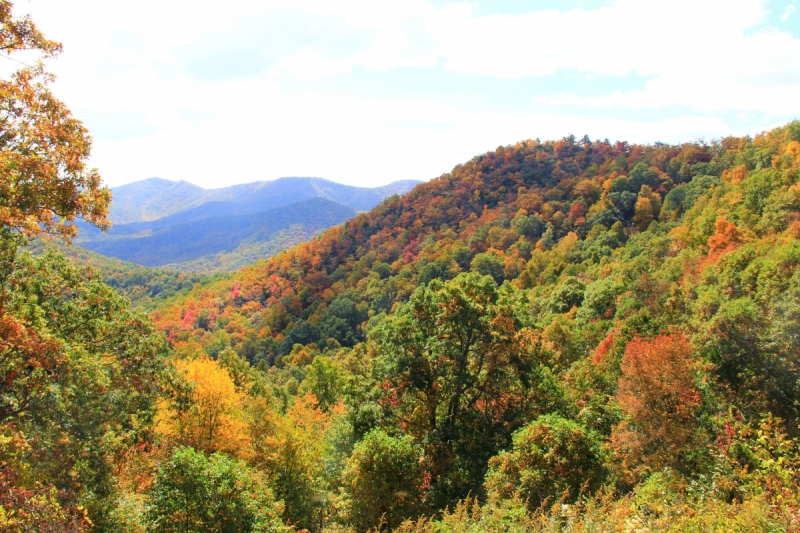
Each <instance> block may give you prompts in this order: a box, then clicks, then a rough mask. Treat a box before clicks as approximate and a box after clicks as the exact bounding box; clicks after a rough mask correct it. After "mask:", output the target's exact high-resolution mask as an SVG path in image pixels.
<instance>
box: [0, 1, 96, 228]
mask: <svg viewBox="0 0 800 533" xmlns="http://www.w3.org/2000/svg"><path fill="white" fill-rule="evenodd" d="M11 10H12V3H11V2H10V1H9V0H2V1H0V49H3V51H4V52H5V53H13V52H18V51H23V50H33V51H39V52H41V53H43V54H44V55H46V56H54V55H56V54H57V53H58V52H59V51H60V50H61V45H60V44H58V43H56V42H54V41H49V40H47V39H45V38H44V36H43V35H42V34H41V33H40V32H39V30H38V29H37V28H36V26H35V25H34V24H33V23H32V22H31V21H30V19H29V18H27V17H26V18H22V19H14V18H13V17H12V14H11ZM50 81H52V76H49V75H47V74H46V73H45V72H44V70H43V68H42V66H41V65H38V66H35V67H27V68H23V69H21V70H19V71H17V72H16V73H14V75H13V76H12V77H11V79H9V80H0V131H2V135H0V224H2V225H4V226H7V227H10V228H14V229H16V230H18V231H21V232H22V233H24V234H26V235H37V234H41V233H43V232H48V233H53V234H56V235H59V236H61V237H63V238H66V239H69V238H72V237H74V236H75V234H76V232H77V228H76V226H75V225H74V224H72V223H71V222H72V221H73V220H74V219H75V217H81V218H83V219H84V220H86V221H87V222H90V223H93V224H95V225H97V226H99V227H101V228H105V227H107V225H108V222H107V221H106V215H107V213H108V204H109V201H110V199H111V194H110V192H109V191H108V189H107V188H105V187H102V186H101V180H100V176H99V174H98V173H97V171H96V170H94V169H91V170H90V169H87V167H86V163H87V161H88V158H89V153H90V149H91V139H90V138H89V136H88V134H87V131H86V129H85V128H84V127H83V125H82V124H81V122H80V121H78V120H77V119H75V118H73V117H72V114H71V113H70V111H69V110H68V109H67V108H66V106H65V105H64V104H63V103H62V102H60V101H58V100H57V99H56V98H55V96H53V94H52V93H51V92H50V91H49V89H48V88H47V84H48V83H49V82H50Z"/></svg>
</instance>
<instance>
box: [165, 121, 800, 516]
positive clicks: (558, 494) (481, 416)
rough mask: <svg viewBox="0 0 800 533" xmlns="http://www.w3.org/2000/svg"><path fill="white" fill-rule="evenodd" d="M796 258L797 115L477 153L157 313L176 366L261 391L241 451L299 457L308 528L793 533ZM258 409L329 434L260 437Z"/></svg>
mask: <svg viewBox="0 0 800 533" xmlns="http://www.w3.org/2000/svg"><path fill="white" fill-rule="evenodd" d="M798 266H800V123H797V122H795V123H791V124H789V125H787V126H785V127H782V128H778V129H775V130H773V131H771V132H768V133H764V134H762V135H759V136H757V137H755V138H726V139H722V140H720V141H718V142H713V143H687V144H683V145H680V146H670V145H662V144H657V145H653V146H639V145H629V144H626V143H615V144H612V143H609V142H593V141H589V139H588V138H584V139H580V140H578V139H575V138H572V137H569V138H566V139H562V140H561V141H556V142H539V141H527V142H522V143H518V144H516V145H514V146H506V147H500V148H498V149H497V150H495V151H494V152H489V153H487V154H484V155H482V156H479V157H476V158H475V159H473V160H471V161H469V162H468V163H466V164H464V165H459V166H457V167H456V168H455V169H454V170H453V171H452V172H451V173H449V174H446V175H444V176H442V177H440V178H438V179H435V180H433V181H431V182H428V183H425V184H422V185H419V186H418V187H416V188H415V189H414V190H413V191H411V192H410V193H408V194H406V195H404V196H403V197H396V198H391V199H388V200H387V201H385V202H384V203H382V204H381V205H379V206H378V207H376V208H375V209H373V210H372V211H370V212H369V213H366V214H362V215H360V216H358V217H356V218H354V219H353V220H351V221H349V222H347V223H346V224H344V225H342V226H339V227H336V228H333V229H331V230H329V231H327V232H325V233H324V234H322V235H321V236H320V237H318V238H316V239H314V240H312V241H310V242H307V243H304V244H302V245H300V246H297V247H295V248H293V249H291V250H288V251H286V252H284V253H282V254H280V255H278V256H276V257H275V258H272V259H270V260H267V261H263V262H260V263H256V264H255V265H253V266H252V267H249V268H245V269H243V270H242V271H240V272H238V273H236V274H235V275H232V276H230V277H228V278H225V279H222V280H217V281H214V282H211V283H206V284H200V285H198V286H196V287H195V288H194V289H193V290H192V291H191V292H190V293H189V294H188V295H185V296H181V297H179V298H177V299H176V300H174V301H173V302H171V303H169V304H166V305H163V306H161V307H160V308H159V309H158V310H156V311H155V312H154V313H153V314H152V318H153V320H154V321H155V323H156V324H157V326H158V327H159V328H160V329H161V330H163V331H164V332H165V333H166V335H167V338H168V341H169V343H170V345H171V346H172V348H173V350H174V353H175V357H177V358H178V359H179V360H182V359H189V360H193V359H195V358H198V357H199V358H200V360H205V361H208V363H207V364H214V363H216V364H220V365H222V366H224V367H226V368H228V369H229V372H230V374H231V376H232V379H233V380H234V381H235V382H240V383H244V385H242V387H241V389H240V390H241V393H242V394H243V396H242V399H241V402H242V403H241V405H242V407H241V409H242V413H245V414H242V415H241V416H242V418H241V420H243V421H244V422H242V423H243V424H244V425H243V426H242V427H243V428H246V427H249V428H250V429H242V432H243V433H242V434H243V435H244V434H247V435H249V436H248V437H247V439H249V441H248V442H249V443H250V446H251V447H252V448H248V447H247V446H243V445H241V442H240V443H239V444H237V445H236V446H234V448H236V449H238V450H240V452H239V453H240V456H242V455H241V454H244V456H247V455H248V454H252V455H250V461H251V462H252V463H253V464H258V465H261V468H263V469H265V471H267V472H273V473H274V472H285V469H286V468H289V466H290V465H291V469H290V470H292V472H293V474H292V475H293V476H299V477H296V478H294V481H293V482H288V481H287V479H290V478H288V477H278V478H273V479H274V484H273V485H272V486H273V490H274V491H275V494H276V497H277V498H279V499H281V500H282V501H283V502H284V503H285V505H286V507H285V511H284V512H285V515H284V516H285V518H286V519H287V520H288V521H289V522H290V523H292V524H295V525H299V526H301V527H304V528H307V529H310V530H313V531H322V530H332V531H338V530H339V529H336V528H338V527H345V528H346V527H353V528H355V529H356V530H358V531H366V530H367V529H369V528H371V527H380V528H395V527H400V528H401V529H402V528H406V530H412V529H414V528H417V529H420V530H425V528H429V529H431V530H432V531H433V530H435V531H450V530H453V531H472V530H475V531H485V530H497V531H506V530H508V529H504V528H507V527H512V530H526V531H527V530H536V529H537V528H538V529H539V530H542V531H572V530H583V529H581V528H582V527H589V525H590V524H595V525H596V527H600V528H601V529H602V528H613V527H616V526H615V525H614V524H616V525H619V524H622V523H629V524H640V525H641V527H648V528H650V530H651V531H678V530H680V531H690V530H696V531H706V530H708V527H712V526H711V525H710V524H714V527H733V525H734V524H739V526H737V527H739V530H742V531H764V530H768V531H772V530H774V531H790V530H796V528H797V527H799V526H798V501H799V500H798V491H797V486H798V484H797V483H798V481H799V480H800V478H798V475H800V455H799V454H798V448H797V442H796V440H795V439H796V438H797V437H798V435H800V427H798V423H800V388H798V383H800V362H799V361H798V356H797V354H798V353H800V289H799V287H800V269H798ZM237 376H239V377H237ZM243 376H249V377H243ZM237 380H238V381H237ZM242 380H243V381H242ZM256 399H258V400H256ZM249 402H250V403H249ZM252 402H255V403H252ZM263 402H266V405H272V406H273V407H272V409H277V412H278V413H283V414H276V415H270V416H277V417H278V419H281V417H288V418H289V419H290V420H289V421H286V420H285V419H283V420H284V421H283V422H280V423H279V422H278V421H277V420H276V421H275V422H272V423H271V424H272V425H271V427H272V428H277V427H279V424H289V426H281V427H289V428H294V429H286V430H285V432H286V434H287V435H291V434H293V432H298V431H300V432H301V433H302V431H310V433H306V434H305V435H306V437H304V438H305V439H311V440H312V441H313V440H314V439H315V438H317V439H319V442H316V443H313V442H309V441H305V442H306V444H305V445H300V444H299V442H302V441H303V439H302V438H301V437H297V438H298V439H300V440H298V441H295V442H294V444H292V443H291V442H289V441H291V440H292V439H293V437H285V436H282V437H277V435H278V433H269V434H270V435H274V436H273V437H270V438H271V439H277V441H275V442H273V441H265V440H264V435H263V433H258V432H255V433H254V431H256V430H254V429H253V428H254V427H262V426H260V425H259V423H254V422H249V424H255V425H254V426H253V425H250V426H248V422H246V420H247V419H248V417H251V420H252V417H255V418H258V416H260V415H258V414H257V413H260V412H261V411H259V409H265V407H264V405H265V404H264V403H263ZM247 405H250V407H249V408H248V407H247ZM254 405H260V406H261V407H258V408H255V409H256V410H255V411H252V409H254V407H253V406H254ZM275 406H277V407H275ZM298 409H300V411H298ZM309 409H311V411H309ZM248 412H249V413H250V414H249V415H248V414H246V413H248ZM300 412H303V413H305V414H303V415H300V414H298V413H300ZM309 412H318V413H319V415H318V416H320V417H322V418H321V419H320V422H318V424H319V425H316V426H314V427H315V428H316V429H311V430H309V429H305V430H301V429H300V428H299V427H298V425H300V426H302V425H303V424H305V423H306V422H303V421H302V420H303V419H304V418H305V417H308V416H310V415H309ZM292 413H294V414H292ZM311 418H313V417H311ZM325 420H327V422H325ZM258 431H263V429H262V430H258ZM271 431H277V429H272V430H271ZM172 434H173V435H174V434H175V433H174V431H173V433H172ZM314 435H316V437H315V436H314ZM237 438H239V437H237ZM241 438H244V437H241ZM287 438H288V439H289V441H286V439H287ZM265 442H273V444H274V446H275V447H274V448H271V446H273V444H270V445H269V446H267V448H264V446H265ZM281 442H282V443H281ZM285 446H290V448H292V449H293V450H294V451H293V452H289V451H285V452H282V451H279V450H285V448H283V447H285ZM298 446H299V447H300V448H297V447H298ZM303 446H304V447H303ZM245 449H250V450H252V451H247V452H241V450H245ZM300 449H303V450H306V451H304V452H303V453H307V454H308V455H306V457H308V459H304V460H298V459H297V456H296V455H293V454H296V453H300V452H299V451H298V450H300ZM256 450H261V451H256ZM313 450H316V451H313ZM265 453H266V454H267V455H268V456H269V457H270V458H269V459H267V458H266V457H265V458H256V457H261V456H263V454H265ZM283 453H286V454H288V455H282V454H283ZM317 456H322V457H323V458H324V459H323V461H322V463H321V464H317V463H316V462H315V460H314V459H311V458H312V457H317ZM292 457H293V458H294V459H291V458H292ZM287 461H288V463H287ZM467 498H476V500H467ZM556 502H560V503H561V504H562V505H561V506H560V507H559V506H553V504H554V503H556ZM445 508H449V509H451V510H453V511H452V512H449V513H445V514H437V513H440V512H441V511H442V510H444V509H445ZM560 513H561V514H560ZM421 516H433V517H434V518H433V520H434V521H433V522H430V521H428V520H430V519H425V518H422V519H421V520H422V521H420V522H407V523H405V524H404V525H402V526H401V523H402V522H403V520H404V519H416V518H417V517H421ZM437 520H438V521H437ZM565 521H566V522H565ZM565 523H568V524H571V525H569V526H566V525H564V524H565ZM337 524H338V525H337ZM381 524H382V525H381ZM537 524H538V525H537ZM637 527H638V526H637ZM409 528H410V529H409ZM513 528H516V529H513ZM570 528H573V529H570Z"/></svg>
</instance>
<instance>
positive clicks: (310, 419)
mask: <svg viewBox="0 0 800 533" xmlns="http://www.w3.org/2000/svg"><path fill="white" fill-rule="evenodd" d="M341 409H342V406H341V405H338V406H334V407H333V408H332V409H331V410H330V411H329V412H324V411H322V410H321V409H320V408H319V405H318V403H317V399H316V398H315V397H314V395H313V394H311V393H306V394H305V395H303V396H298V397H296V398H295V400H294V403H293V404H292V405H290V406H289V408H288V409H287V410H286V414H285V415H283V414H281V413H279V412H277V411H276V410H274V409H272V408H270V406H269V405H268V404H267V403H266V400H264V399H263V398H253V399H252V403H251V405H250V412H251V413H252V420H251V423H250V436H251V440H252V442H253V458H252V462H253V463H254V464H255V465H256V466H258V467H259V468H260V469H262V470H264V471H265V472H266V473H267V475H268V476H269V478H270V480H271V484H272V487H273V490H274V491H275V496H276V498H278V499H280V500H282V501H283V502H284V505H285V510H284V517H285V518H286V519H287V521H289V522H291V523H292V525H294V526H296V527H299V528H305V529H309V530H316V529H318V527H319V526H320V515H321V512H322V511H323V510H324V509H323V507H324V504H325V502H324V497H323V496H324V495H323V492H324V489H325V487H324V481H323V479H322V475H323V465H322V461H321V457H322V456H323V451H324V450H323V446H324V438H323V436H324V434H325V432H326V431H327V430H328V428H329V427H330V425H331V413H333V414H336V413H340V412H341Z"/></svg>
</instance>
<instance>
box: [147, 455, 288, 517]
mask: <svg viewBox="0 0 800 533" xmlns="http://www.w3.org/2000/svg"><path fill="white" fill-rule="evenodd" d="M281 507H282V505H280V504H276V503H275V501H274V500H273V498H272V493H271V492H270V490H269V488H267V486H266V485H265V484H264V482H263V480H262V479H261V477H260V476H259V475H258V474H257V473H256V472H255V471H253V470H251V469H250V468H248V467H247V465H245V463H243V462H241V461H235V460H233V459H230V458H228V457H226V456H224V455H221V454H218V453H215V454H213V455H211V456H210V457H206V456H205V455H203V454H202V453H200V452H197V451H195V450H194V449H193V448H189V447H181V448H177V449H176V450H175V451H174V452H173V453H172V456H171V457H170V458H169V459H168V460H166V461H164V462H163V463H162V464H161V465H160V467H159V469H158V472H157V473H156V479H155V484H154V485H153V488H152V489H151V491H150V504H149V505H148V510H147V517H148V520H149V522H150V527H149V528H148V531H150V532H152V533H178V532H181V533H189V532H199V531H219V532H223V531H224V532H226V533H251V532H252V533H258V532H265V533H266V532H267V531H269V532H270V533H274V532H278V531H287V532H288V529H287V528H285V527H284V526H283V525H282V524H281V521H280V519H279V516H280V513H281V510H282V509H281Z"/></svg>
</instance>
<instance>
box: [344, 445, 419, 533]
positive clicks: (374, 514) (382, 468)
mask: <svg viewBox="0 0 800 533" xmlns="http://www.w3.org/2000/svg"><path fill="white" fill-rule="evenodd" d="M421 457H422V449H421V448H420V447H419V446H418V445H416V444H415V443H414V440H413V438H412V437H410V436H405V437H399V438H398V437H391V436H389V435H387V434H386V433H385V432H383V431H382V430H379V429H376V430H373V431H371V432H370V433H368V434H367V435H366V436H365V437H364V440H362V441H361V442H360V443H358V444H357V445H356V447H355V450H354V451H353V455H352V456H351V457H350V460H349V461H348V464H347V468H346V469H345V473H344V481H345V490H346V491H347V495H348V496H349V498H350V502H351V516H350V520H351V522H352V524H353V525H354V526H356V528H358V530H359V531H366V530H367V529H369V528H371V527H375V526H378V525H379V524H381V522H383V525H385V526H388V527H389V528H394V527H396V526H397V525H399V524H400V523H401V522H402V521H403V520H404V519H407V518H416V517H417V516H419V515H420V514H422V511H423V506H422V498H423V494H424V490H423V472H422V467H421V464H420V458H421Z"/></svg>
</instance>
